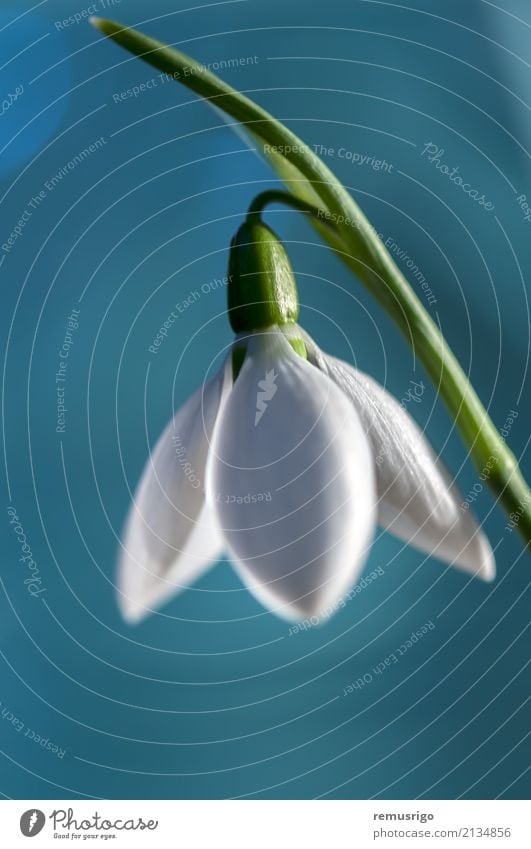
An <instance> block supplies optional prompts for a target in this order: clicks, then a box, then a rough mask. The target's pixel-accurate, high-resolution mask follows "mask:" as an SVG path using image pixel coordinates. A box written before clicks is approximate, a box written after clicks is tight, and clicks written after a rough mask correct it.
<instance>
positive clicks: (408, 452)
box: [305, 336, 495, 581]
mask: <svg viewBox="0 0 531 849" xmlns="http://www.w3.org/2000/svg"><path fill="white" fill-rule="evenodd" d="M305 338H306V336H305ZM309 343H310V350H311V358H312V360H313V361H314V362H315V364H316V365H317V366H318V368H320V369H321V370H322V371H324V373H325V374H327V375H328V376H329V377H330V378H331V379H332V380H333V381H334V382H335V383H336V384H337V385H338V386H339V387H340V388H341V389H342V390H343V392H344V393H345V394H346V395H347V396H348V397H349V398H350V399H351V401H352V402H353V404H354V407H355V408H356V410H357V412H358V414H359V416H360V419H361V421H362V424H363V427H364V429H365V432H366V434H367V436H368V438H369V441H370V443H371V446H372V450H373V453H374V458H375V463H376V482H377V491H378V499H379V505H378V520H379V522H380V524H381V525H383V527H384V528H386V529H387V530H389V531H390V532H391V533H393V534H395V535H396V536H397V537H399V538H400V539H402V540H404V541H406V542H408V543H411V545H414V546H415V547H416V548H419V549H420V550H421V551H424V552H427V553H428V554H433V556H434V557H438V558H440V559H441V560H444V561H446V562H448V563H451V564H452V565H453V566H457V567H459V568H461V569H463V570H465V571H466V572H471V573H472V574H474V575H476V576H477V577H480V578H483V579H484V580H486V581H490V580H493V578H494V576H495V562H494V555H493V552H492V549H491V547H490V545H489V542H488V540H487V538H486V536H485V534H484V533H483V532H482V531H481V529H480V528H479V527H478V525H477V523H476V522H475V520H474V518H473V516H472V514H471V513H470V511H469V510H463V509H462V504H463V501H464V499H463V496H462V495H461V493H460V492H459V489H458V487H457V486H456V485H455V484H454V483H453V482H452V479H451V476H450V474H449V472H448V471H447V469H446V468H445V466H444V465H443V463H442V462H441V461H440V460H439V459H438V458H437V456H436V454H435V452H434V451H433V449H432V448H431V446H430V444H429V442H428V441H427V439H426V438H425V437H424V434H423V433H422V431H421V429H420V428H419V427H418V425H417V424H416V423H415V421H414V420H413V419H412V418H411V416H410V415H409V414H408V413H406V411H405V410H404V409H403V407H402V405H401V404H400V403H399V402H398V401H397V400H396V399H395V398H394V397H393V396H392V395H391V394H390V393H389V392H387V391H386V390H385V389H384V388H383V387H382V386H380V384H379V383H377V382H376V381H375V380H373V379H372V378H371V377H369V376H368V375H366V374H363V372H360V371H358V370H357V369H355V368H353V367H352V366H351V365H349V364H348V363H344V362H342V361H341V360H337V359H335V358H334V357H329V356H326V355H324V354H323V353H322V352H321V351H319V349H317V347H316V346H314V344H313V343H311V340H309Z"/></svg>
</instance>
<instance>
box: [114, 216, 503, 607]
mask: <svg viewBox="0 0 531 849" xmlns="http://www.w3.org/2000/svg"><path fill="white" fill-rule="evenodd" d="M229 281H230V282H229V286H228V305H229V317H230V320H231V324H232V327H233V329H234V330H235V332H236V338H235V341H234V344H233V345H232V348H231V350H230V353H229V355H228V356H227V358H226V360H225V363H224V365H223V367H222V368H221V370H220V371H219V373H218V374H217V375H216V376H215V377H213V378H212V379H211V380H209V381H208V382H207V383H205V385H204V386H203V387H201V388H199V389H198V390H197V391H196V393H195V394H194V395H192V397H191V398H190V399H189V400H188V401H187V402H186V403H185V404H184V405H183V407H181V409H180V410H179V411H178V412H177V414H176V415H175V417H174V419H173V420H172V421H171V422H170V424H169V425H168V426H167V428H166V430H165V431H164V432H163V434H162V436H161V437H160V439H159V441H158V443H157V445H156V447H155V449H154V451H153V453H152V455H151V457H150V458H149V460H148V463H147V465H146V468H145V470H144V473H143V476H142V479H141V481H140V484H139V486H138V489H137V492H136V494H135V497H134V501H133V504H132V507H131V510H130V514H129V517H128V520H127V524H126V528H125V533H124V538H123V541H122V550H121V557H120V564H119V582H118V590H119V601H120V605H121V609H122V612H123V614H124V616H125V618H126V619H128V620H129V621H137V620H139V619H141V618H142V617H143V616H145V615H146V614H147V613H150V612H153V610H155V609H156V608H157V607H159V606H160V605H161V604H162V603H163V602H164V601H166V600H167V599H168V598H170V597H171V596H172V595H174V594H175V593H177V592H180V591H181V590H184V589H185V588H186V587H187V586H189V585H190V583H191V582H193V581H195V580H197V578H198V577H199V576H200V575H201V574H202V573H203V572H204V571H205V570H206V569H208V568H209V567H210V566H212V565H213V564H214V563H215V562H216V561H217V560H218V559H219V557H220V556H221V555H222V554H223V553H224V552H226V553H228V554H229V556H230V558H231V561H232V563H233V564H234V567H235V569H236V570H237V572H238V574H239V575H240V577H241V579H242V580H243V582H244V583H245V584H246V585H247V587H248V588H249V590H250V592H251V593H253V595H255V596H256V598H257V599H258V600H259V601H260V602H261V603H262V604H263V605H265V606H266V607H267V608H269V609H270V610H272V611H273V612H274V613H275V614H277V615H279V616H281V617H284V618H286V619H290V620H298V619H303V618H305V617H308V616H315V615H317V616H320V617H321V618H326V615H327V614H328V613H329V612H331V611H332V610H333V609H334V607H335V606H337V603H338V601H339V600H340V599H341V597H342V595H344V594H345V593H347V592H348V591H349V590H350V589H351V587H352V586H353V584H354V583H355V581H356V578H357V577H358V575H359V573H360V571H361V570H362V568H363V565H364V562H365V560H366V557H367V555H368V552H369V550H370V547H371V543H372V540H373V536H374V533H375V528H376V526H377V524H378V523H379V524H380V525H382V526H383V527H384V528H386V529H387V530H389V531H390V532H391V533H393V534H395V535H396V536H398V537H399V538H400V539H402V540H404V541H406V542H408V543H410V544H411V545H413V546H415V547H416V548H418V549H420V550H421V551H423V552H426V553H427V554H432V555H433V556H434V557H437V558H439V559H440V560H443V561H445V562H447V563H451V564H452V565H454V566H457V567H459V568H460V569H463V570H465V571H466V572H469V573H470V574H473V575H477V576H478V577H480V578H483V579H484V580H487V581H488V580H492V579H493V577H494V569H495V567H494V557H493V553H492V550H491V548H490V545H489V543H488V541H487V539H486V537H485V536H484V534H483V533H482V531H481V530H480V528H479V527H478V526H477V524H476V522H475V521H474V519H473V518H472V516H471V514H470V512H469V511H468V510H467V511H463V510H462V509H461V504H462V501H463V499H462V496H461V495H460V493H459V492H458V490H457V488H456V486H455V485H454V484H453V483H452V479H451V477H450V474H449V473H448V471H447V470H446V469H445V468H444V466H443V465H442V464H441V462H440V461H439V460H438V458H437V456H436V455H435V452H434V451H433V449H432V448H431V447H430V445H429V444H428V442H427V441H426V439H425V437H424V435H423V433H422V432H421V430H420V428H419V427H418V426H417V425H416V423H415V422H414V420H413V419H412V418H411V417H410V416H409V415H408V414H407V413H406V412H405V410H404V409H403V407H402V406H401V404H400V403H399V402H398V401H396V400H395V399H394V398H393V397H392V396H391V395H390V394H389V393H388V392H387V391H386V390H385V389H384V388H383V387H382V386H380V385H379V384H378V383H376V381H374V380H373V379H372V378H371V377H369V376H367V375H365V374H363V373H362V372H360V371H358V370H357V369H355V368H353V367H352V366H350V365H348V364H347V363H344V362H341V361H340V360H337V359H335V358H334V357H330V356H327V355H325V354H323V353H322V352H321V351H320V350H319V348H318V347H317V346H316V345H315V343H314V342H313V341H312V340H311V339H310V337H309V336H308V335H307V334H306V333H305V332H304V331H303V330H301V328H300V327H299V326H298V325H297V324H296V321H297V317H298V300H297V292H296V287H295V281H294V278H293V273H292V270H291V267H290V264H289V261H288V258H287V256H286V253H285V251H284V248H283V246H282V243H281V242H280V241H279V240H278V238H277V237H276V236H275V234H274V233H273V232H272V231H271V230H270V229H269V228H268V227H267V226H266V225H265V224H263V223H262V222H261V221H255V222H252V221H251V222H250V221H247V222H246V223H245V224H244V225H242V227H241V228H240V230H239V231H238V233H237V235H236V237H235V239H234V240H233V242H232V246H231V256H230V263H229Z"/></svg>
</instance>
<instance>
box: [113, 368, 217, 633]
mask: <svg viewBox="0 0 531 849" xmlns="http://www.w3.org/2000/svg"><path fill="white" fill-rule="evenodd" d="M229 360H230V358H229ZM228 369H229V366H228V365H227V364H226V365H225V367H224V368H223V369H222V370H221V371H220V372H219V373H218V374H217V375H216V376H215V377H214V378H212V380H210V381H209V382H208V383H206V384H205V385H204V387H201V388H200V389H198V390H197V392H195V393H194V394H193V395H192V396H191V398H189V399H188V400H187V401H186V402H185V404H184V405H183V406H182V407H181V409H180V410H179V411H178V412H177V414H176V415H175V417H174V418H173V419H172V421H171V422H170V423H169V424H168V426H167V427H166V429H165V430H164V432H163V434H162V436H161V437H160V439H159V441H158V442H157V444H156V446H155V449H154V451H153V453H152V454H151V456H150V457H149V460H148V462H147V464H146V467H145V469H144V472H143V475H142V478H141V480H140V483H139V485H138V487H137V490H136V493H135V496H134V501H133V504H132V505H131V509H130V511H129V516H128V519H127V523H126V528H125V533H124V535H123V542H122V551H121V554H120V562H119V568H118V590H119V593H118V600H119V603H120V607H121V610H122V613H123V616H124V618H125V619H127V620H128V621H138V620H139V619H141V618H142V617H143V616H145V615H146V614H148V613H150V612H152V610H153V608H155V607H158V606H160V605H161V604H163V603H164V602H165V601H167V600H168V599H169V598H170V597H171V596H173V595H175V594H176V593H178V592H180V591H181V590H183V589H186V587H187V585H188V584H189V583H190V582H193V581H194V580H196V579H197V578H198V577H199V575H201V574H202V572H204V571H205V569H206V568H207V567H208V566H209V565H210V564H211V563H213V562H215V561H216V560H217V558H218V557H219V555H220V554H221V551H222V539H221V536H220V533H219V529H218V528H217V526H216V523H215V520H214V516H213V515H212V511H210V510H208V508H207V507H206V505H205V467H206V461H207V455H208V450H209V447H210V441H211V439H212V433H213V430H214V425H215V422H216V417H217V414H218V410H219V408H220V405H221V404H222V400H223V398H224V397H225V396H226V394H227V393H228V391H229V385H230V379H229V375H228Z"/></svg>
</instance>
